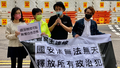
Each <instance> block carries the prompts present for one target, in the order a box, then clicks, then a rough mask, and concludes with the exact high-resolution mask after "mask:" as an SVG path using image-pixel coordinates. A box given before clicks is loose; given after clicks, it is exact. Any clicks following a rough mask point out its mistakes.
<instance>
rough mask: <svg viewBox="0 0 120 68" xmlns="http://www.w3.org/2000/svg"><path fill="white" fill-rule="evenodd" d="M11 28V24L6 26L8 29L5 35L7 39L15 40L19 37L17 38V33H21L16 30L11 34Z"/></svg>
mask: <svg viewBox="0 0 120 68" xmlns="http://www.w3.org/2000/svg"><path fill="white" fill-rule="evenodd" d="M10 29H11V28H10V26H9V25H7V26H6V30H5V37H6V38H7V39H9V40H15V39H18V38H17V35H19V34H20V33H19V32H17V31H16V32H15V33H14V34H11V32H10V31H11V30H10Z"/></svg>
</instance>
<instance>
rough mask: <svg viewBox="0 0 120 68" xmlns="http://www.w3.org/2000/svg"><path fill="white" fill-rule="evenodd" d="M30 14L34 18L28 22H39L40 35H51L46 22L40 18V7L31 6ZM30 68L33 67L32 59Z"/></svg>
mask: <svg viewBox="0 0 120 68" xmlns="http://www.w3.org/2000/svg"><path fill="white" fill-rule="evenodd" d="M32 14H33V17H34V18H35V19H34V20H32V21H31V22H30V23H34V22H40V27H41V35H46V36H48V37H51V34H50V31H49V28H48V25H47V23H46V22H44V21H43V20H42V11H41V9H39V8H33V10H32ZM30 68H34V66H33V63H32V61H31V63H30Z"/></svg>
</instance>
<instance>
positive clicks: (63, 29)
mask: <svg viewBox="0 0 120 68" xmlns="http://www.w3.org/2000/svg"><path fill="white" fill-rule="evenodd" d="M53 8H54V10H55V11H56V15H54V16H52V17H51V18H50V20H49V23H48V27H49V30H50V31H51V38H53V39H59V40H60V39H67V36H68V32H69V33H71V32H72V23H71V19H70V17H68V16H66V15H63V12H64V11H65V6H64V5H63V3H62V2H57V3H56V4H54V6H53Z"/></svg>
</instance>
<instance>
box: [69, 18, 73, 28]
mask: <svg viewBox="0 0 120 68" xmlns="http://www.w3.org/2000/svg"><path fill="white" fill-rule="evenodd" d="M68 27H72V22H71V19H70V17H68Z"/></svg>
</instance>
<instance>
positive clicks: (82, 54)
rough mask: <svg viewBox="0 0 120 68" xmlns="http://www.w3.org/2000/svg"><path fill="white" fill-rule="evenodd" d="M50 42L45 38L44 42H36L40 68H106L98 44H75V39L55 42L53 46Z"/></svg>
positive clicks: (36, 57)
mask: <svg viewBox="0 0 120 68" xmlns="http://www.w3.org/2000/svg"><path fill="white" fill-rule="evenodd" d="M47 40H48V41H47ZM45 41H47V42H45ZM50 41H51V39H50V38H47V37H44V41H41V42H40V41H39V42H35V62H36V63H37V66H38V67H39V68H104V65H103V61H102V58H101V54H100V50H99V47H98V44H85V43H82V44H77V43H76V44H75V43H74V41H73V39H72V40H69V41H67V40H57V41H55V40H53V43H51V44H50ZM70 41H71V43H74V44H69V43H68V42H70ZM75 41H80V40H79V39H78V40H77V39H76V40H75ZM66 44H67V45H66Z"/></svg>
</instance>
